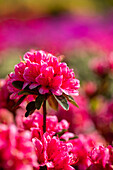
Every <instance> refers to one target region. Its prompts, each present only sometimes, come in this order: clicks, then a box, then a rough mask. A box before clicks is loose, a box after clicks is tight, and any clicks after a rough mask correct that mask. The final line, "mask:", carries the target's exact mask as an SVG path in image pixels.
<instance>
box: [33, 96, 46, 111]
mask: <svg viewBox="0 0 113 170" xmlns="http://www.w3.org/2000/svg"><path fill="white" fill-rule="evenodd" d="M44 99H45V95H41V94H40V95H38V97H37V98H36V100H35V107H36V109H37V110H39V109H40V108H41V105H42V103H43V102H44Z"/></svg>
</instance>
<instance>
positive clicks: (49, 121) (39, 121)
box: [23, 112, 69, 139]
mask: <svg viewBox="0 0 113 170" xmlns="http://www.w3.org/2000/svg"><path fill="white" fill-rule="evenodd" d="M23 127H24V129H25V130H30V131H31V134H32V137H37V138H38V139H41V138H42V135H43V115H42V114H40V113H38V112H34V113H33V114H32V115H30V116H29V117H27V118H23ZM68 128H69V123H68V122H67V121H66V120H64V119H63V120H61V121H60V122H58V118H57V117H56V116H47V118H46V131H47V132H48V133H50V134H51V133H52V132H54V134H55V133H59V132H62V131H63V130H64V129H65V131H67V130H68Z"/></svg>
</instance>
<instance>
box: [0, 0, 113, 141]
mask: <svg viewBox="0 0 113 170" xmlns="http://www.w3.org/2000/svg"><path fill="white" fill-rule="evenodd" d="M32 49H34V50H40V49H41V50H45V51H47V52H51V53H53V54H55V55H56V56H59V55H62V58H63V60H64V61H65V62H67V64H68V65H69V67H70V68H74V71H75V74H76V77H77V78H78V79H79V80H80V83H81V89H80V97H79V98H76V99H75V100H76V101H77V103H78V105H79V109H78V108H75V109H74V108H73V107H72V106H70V110H69V112H68V113H66V112H64V111H62V109H61V110H59V112H58V113H56V114H57V116H58V117H59V120H61V119H62V118H66V119H67V120H68V121H69V122H70V131H72V132H74V133H78V134H79V133H84V134H90V135H91V134H97V136H99V135H100V136H101V138H103V140H105V143H110V144H111V143H112V140H113V53H112V52H113V1H112V0H61V1H60V0H54V1H53V0H22V1H20V0H16V1H15V0H7V2H6V1H4V0H0V78H5V77H6V76H7V74H8V73H10V72H11V71H13V70H14V65H15V64H17V63H18V62H19V61H20V56H21V57H23V55H24V53H25V52H27V51H29V50H32ZM109 56H110V57H109ZM93 59H97V61H93ZM98 61H99V62H98ZM107 63H109V64H110V65H109V67H108V65H107ZM51 112H52V111H51ZM97 136H96V138H98V137H97ZM97 140H98V139H97Z"/></svg>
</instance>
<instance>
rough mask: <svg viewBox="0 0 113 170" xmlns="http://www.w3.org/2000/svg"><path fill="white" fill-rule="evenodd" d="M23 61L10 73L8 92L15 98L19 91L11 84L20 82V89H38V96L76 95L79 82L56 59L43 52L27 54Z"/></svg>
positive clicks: (71, 71) (64, 64) (64, 65)
mask: <svg viewBox="0 0 113 170" xmlns="http://www.w3.org/2000/svg"><path fill="white" fill-rule="evenodd" d="M24 60H25V61H21V62H20V63H19V64H17V65H16V66H15V71H14V73H10V75H9V77H10V80H9V82H8V87H9V90H10V91H11V92H12V93H13V94H12V97H13V98H14V97H16V96H17V94H18V92H19V91H21V89H17V88H15V87H13V85H12V82H14V81H21V82H23V84H22V89H25V87H26V86H29V89H34V88H36V87H38V92H39V93H40V94H45V93H53V94H55V95H62V93H65V94H67V95H69V94H72V95H78V88H79V87H80V84H79V80H78V79H76V78H75V75H74V72H73V70H72V69H69V67H68V66H67V65H66V63H61V62H60V61H59V60H58V58H57V57H55V56H53V55H52V54H50V53H46V52H44V51H32V52H27V53H26V54H25V55H24Z"/></svg>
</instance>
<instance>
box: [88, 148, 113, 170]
mask: <svg viewBox="0 0 113 170" xmlns="http://www.w3.org/2000/svg"><path fill="white" fill-rule="evenodd" d="M112 155H113V147H112V146H108V147H106V148H105V147H104V146H99V147H95V148H94V149H93V150H92V151H91V152H90V159H91V162H92V164H91V166H90V167H91V168H90V169H91V170H95V169H96V170H98V169H99V168H100V169H102V170H107V169H109V170H112V169H113V156H112Z"/></svg>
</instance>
